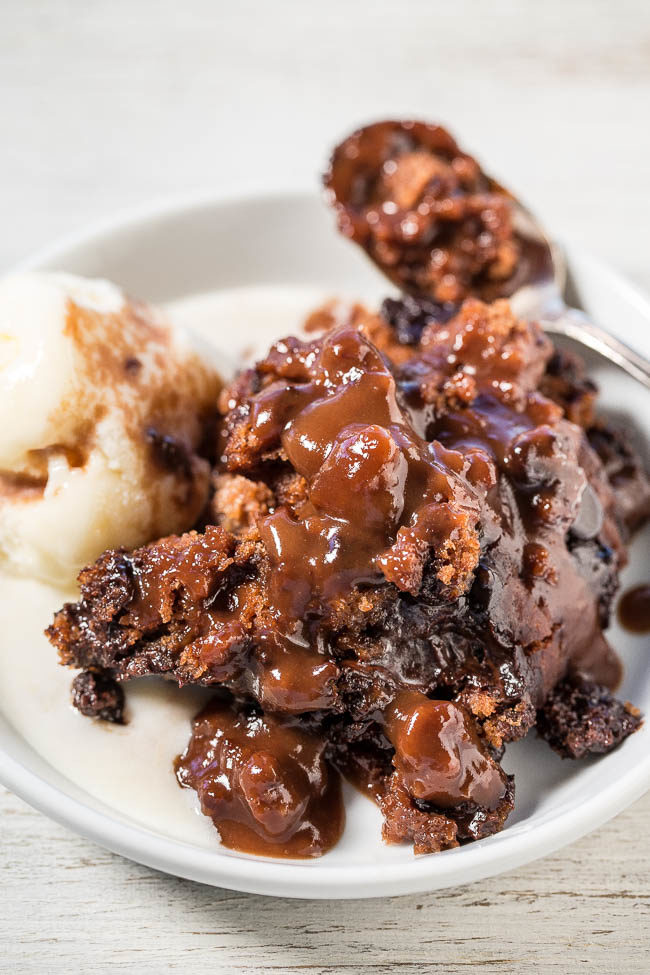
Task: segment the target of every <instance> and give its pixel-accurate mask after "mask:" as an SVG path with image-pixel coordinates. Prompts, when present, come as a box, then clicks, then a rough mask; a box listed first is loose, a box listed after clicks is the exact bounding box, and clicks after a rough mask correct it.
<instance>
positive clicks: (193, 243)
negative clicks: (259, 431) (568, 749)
mask: <svg viewBox="0 0 650 975" xmlns="http://www.w3.org/2000/svg"><path fill="white" fill-rule="evenodd" d="M569 262H570V267H571V272H572V276H573V279H574V284H575V288H576V290H577V292H578V293H579V295H580V298H581V301H582V304H583V306H584V307H585V309H586V310H587V311H588V312H589V313H591V314H592V315H593V317H594V318H595V319H596V320H597V321H599V322H600V323H601V324H603V325H605V326H606V327H608V328H610V329H611V330H612V331H613V332H615V333H616V334H617V335H618V336H619V337H620V338H623V339H624V340H626V341H628V342H629V343H631V344H633V345H635V346H636V347H637V348H638V349H639V350H641V351H643V352H645V353H646V354H650V301H649V300H648V299H647V298H646V297H645V296H644V295H642V294H640V293H639V292H638V291H637V290H636V289H634V288H633V287H632V286H631V285H629V284H628V283H627V282H625V281H624V280H623V279H621V278H620V277H619V276H618V275H617V274H615V273H614V272H612V271H610V270H608V269H607V268H605V267H603V266H602V265H601V264H599V263H598V262H596V261H595V260H593V259H591V258H589V257H586V256H584V255H582V254H578V253H573V252H570V253H569ZM29 265H30V266H31V267H38V268H57V269H63V270H67V271H72V272H76V273H78V274H84V275H90V276H102V277H108V278H111V279H113V280H115V281H117V282H119V283H120V284H122V285H123V286H124V287H125V288H126V289H127V290H128V291H129V292H130V293H132V294H133V295H138V296H141V297H144V298H147V299H149V300H152V301H154V302H169V301H173V300H175V299H178V298H181V297H182V296H184V295H187V294H191V293H197V292H206V291H212V290H214V289H231V288H239V287H246V286H249V285H253V284H255V285H259V284H262V285H268V286H271V287H274V286H280V285H289V286H298V287H300V288H305V287H313V288H314V289H316V290H319V291H324V292H328V293H331V294H346V295H354V296H357V297H360V298H364V299H370V300H376V299H377V298H379V297H380V296H381V295H382V294H385V292H386V290H387V289H386V287H385V285H384V283H383V280H382V279H381V278H380V277H379V275H378V273H377V272H376V271H375V270H374V269H373V268H372V266H371V265H370V264H369V262H367V261H366V260H365V258H364V256H363V255H362V254H361V253H360V252H359V251H358V249H357V248H355V247H354V246H352V245H350V244H349V243H347V242H346V241H344V240H342V239H340V238H339V237H338V236H337V234H336V232H335V230H334V225H333V219H332V216H331V214H330V213H328V212H327V211H326V208H325V206H324V205H323V204H322V202H321V201H320V200H318V199H317V198H316V197H315V196H314V197H311V196H301V195H283V196H270V195H269V196H264V197H257V198H247V199H240V200H229V201H220V200H214V199H208V200H205V199H202V200H195V201H191V202H189V203H188V202H183V203H178V204H175V205H172V206H169V205H168V206H164V207H157V208H155V209H151V210H149V211H147V212H143V213H139V214H137V215H135V216H133V215H132V216H130V217H127V218H124V219H121V220H117V221H114V222H112V223H111V224H105V225H103V226H102V227H99V228H97V229H95V230H94V231H92V232H88V233H86V234H84V235H83V236H79V237H76V238H73V239H68V240H66V241H63V242H62V243H60V244H59V245H57V246H56V247H54V248H52V249H50V250H49V251H48V252H47V253H45V254H41V255H39V256H38V257H36V258H34V259H33V260H31V261H30V262H29ZM273 337H274V336H273V335H271V336H270V338H271V339H272V338H273ZM240 338H241V336H238V340H239V339H240ZM590 361H591V362H592V363H593V372H594V374H595V375H596V378H597V379H598V381H599V382H600V384H601V386H602V390H603V395H602V402H603V404H604V405H605V406H606V407H607V408H608V409H609V410H611V411H613V412H615V413H616V414H618V415H619V417H620V418H622V419H624V420H625V421H626V422H628V424H629V425H630V426H631V427H632V426H633V427H635V428H636V429H637V430H638V431H639V436H640V437H641V439H642V440H643V442H644V443H645V444H647V443H648V442H650V393H648V392H647V391H645V390H644V389H642V388H641V387H640V386H638V385H637V384H635V382H634V381H632V380H629V379H627V378H625V377H624V376H623V375H622V374H621V373H620V372H618V371H617V370H616V369H614V368H610V367H607V366H606V365H603V363H602V360H597V359H595V358H592V359H590ZM649 554H650V533H648V532H646V533H645V534H644V535H642V536H640V537H639V538H637V540H636V541H635V544H634V546H633V552H632V561H631V564H630V566H629V568H628V569H627V570H626V573H625V576H624V580H623V585H624V586H627V585H629V584H631V583H633V582H634V581H636V580H639V581H648V579H647V573H648V569H647V566H648V555H649ZM0 599H1V596H0ZM46 622H47V621H44V625H45V623H46ZM611 639H612V642H613V643H614V645H615V646H616V648H617V649H618V651H619V652H620V653H621V655H622V657H623V659H624V662H625V667H626V671H625V680H624V684H623V687H622V689H621V694H622V696H624V697H629V698H630V699H631V700H632V701H633V702H634V703H635V704H637V705H638V706H640V707H641V708H642V709H643V710H644V711H645V712H646V713H647V714H650V656H649V654H648V650H649V649H650V647H649V646H648V643H649V641H648V639H647V638H644V637H633V636H630V635H629V634H625V633H624V632H623V631H621V630H620V629H619V628H618V627H617V626H616V625H614V626H613V627H612V630H611ZM0 644H1V640H0ZM34 679H35V681H36V680H38V674H35V675H34ZM161 720H164V714H162V715H161ZM83 729H84V721H83V719H80V730H79V735H80V736H82V735H83ZM28 737H29V736H26V735H21V734H19V733H18V732H17V731H16V730H15V729H14V727H12V725H11V723H10V721H9V720H8V719H7V715H6V714H0V779H1V780H2V782H3V783H4V784H5V785H6V786H8V787H9V788H10V789H12V790H13V791H14V792H16V793H17V794H18V795H20V796H22V798H24V799H25V800H26V801H27V802H29V803H30V804H31V805H33V806H35V807H36V808H37V809H40V810H41V811H42V812H44V813H46V814H47V815H49V816H51V817H52V818H53V819H55V820H57V821H59V822H60V823H63V824H64V825H66V826H68V827H70V828H71V829H73V830H75V831H77V832H78V833H81V834H82V835H84V836H87V837H89V838H91V839H93V840H95V841H96V842H97V843H100V844H101V845H103V846H105V847H107V848H108V849H110V850H113V851H115V852H118V853H121V854H123V855H124V856H127V857H130V858H131V859H134V860H138V861H140V862H142V863H145V864H147V865H149V866H152V867H156V868H158V869H160V870H164V871H167V872H169V873H173V874H177V875H179V876H181V877H187V878H190V879H193V880H199V881H202V882H204V883H208V884H214V885H218V886H222V887H231V888H234V889H237V890H245V891H252V892H256V893H264V894H276V895H288V896H294V897H322V898H325V897H336V898H339V897H377V896H383V895H389V894H402V893H408V892H416V891H425V890H434V889H436V888H443V887H447V886H452V885H456V884H461V883H468V882H470V881H473V880H477V879H479V878H482V877H486V876H490V875H493V874H497V873H500V872H502V871H506V870H510V869H512V868H514V867H517V866H519V865H520V864H523V863H526V862H528V861H530V860H532V859H534V858H536V857H540V856H543V855H544V854H546V853H549V852H550V851H552V850H556V849H558V848H559V847H561V846H563V845H564V844H567V843H570V842H571V841H572V840H575V839H576V838H577V837H579V836H581V835H583V834H585V833H587V832H588V831H589V830H592V829H594V828H595V827H597V826H599V825H600V824H601V823H603V822H605V821H606V820H607V819H609V818H610V817H611V816H614V815H615V814H616V813H617V812H619V811H620V810H622V809H623V808H624V807H625V806H627V805H628V804H629V803H631V802H632V801H633V800H635V799H636V798H637V797H639V796H640V795H641V794H642V793H643V792H644V791H645V790H646V789H647V788H648V787H649V786H650V724H647V725H645V726H644V727H643V728H642V729H641V731H640V732H639V733H637V734H636V735H634V736H632V738H630V739H628V740H627V741H626V742H625V743H624V744H623V746H622V747H621V748H619V749H618V750H617V751H615V752H614V753H612V754H611V755H608V756H606V757H605V758H602V759H599V760H593V761H589V762H584V763H572V762H563V761H561V760H560V759H559V758H557V757H556V756H555V755H554V754H553V753H552V752H551V751H550V749H548V748H547V746H546V745H545V744H544V743H542V742H539V741H537V740H535V739H534V737H532V736H531V739H530V740H527V741H524V742H520V743H518V744H516V745H514V746H511V747H510V748H509V749H508V754H507V756H506V760H505V763H504V764H505V766H506V767H507V768H508V770H509V771H513V772H514V773H515V776H516V782H517V807H516V811H515V813H514V814H513V816H512V817H511V819H510V821H509V823H508V825H507V827H506V829H505V830H504V831H503V832H502V833H500V834H499V835H497V836H493V837H490V838H489V839H486V840H483V841H481V842H478V843H474V844H472V845H470V846H466V847H463V848H461V849H458V850H453V851H449V852H446V853H442V854H438V855H436V856H429V857H419V858H416V857H414V856H413V854H412V853H411V851H410V850H409V849H408V848H407V847H406V846H404V847H386V846H383V845H382V843H381V841H380V838H379V814H378V812H377V810H376V809H375V808H374V806H373V805H372V804H371V803H370V802H368V801H367V800H366V799H365V798H363V797H362V796H359V795H352V794H350V795H349V799H350V802H349V805H348V813H347V827H346V831H345V834H344V837H343V839H342V841H341V843H340V844H339V845H338V846H337V847H336V848H335V849H334V850H333V851H331V852H330V853H329V854H327V856H325V857H323V858H322V859H320V860H316V861H302V862H291V861H282V860H280V861H277V860H265V859H260V858H253V857H248V856H244V855H240V854H237V853H233V852H230V851H228V850H224V849H221V848H220V847H219V846H218V845H217V843H216V841H215V842H214V843H212V845H211V844H210V843H208V844H198V843H187V842H182V841H180V840H179V839H178V836H172V835H171V834H169V835H167V834H166V833H165V831H164V830H160V829H153V828H146V827H145V826H143V825H142V823H141V822H139V821H138V820H137V819H136V818H130V817H129V816H128V815H125V814H124V810H123V809H117V808H115V807H113V806H111V804H110V803H107V802H106V801H103V800H102V799H100V798H98V796H97V795H94V794H93V793H92V788H89V787H88V786H87V783H79V782H76V783H75V782H73V781H72V780H71V778H69V777H66V776H65V775H63V774H62V773H61V771H60V770H58V769H57V768H56V761H52V760H51V749H50V760H49V761H48V760H46V759H45V758H44V757H43V754H39V750H38V749H35V748H34V747H32V745H31V744H30V742H29V740H28ZM118 744H119V741H118V739H116V747H118ZM172 757H173V756H170V759H171V758H172ZM82 785H85V786H86V788H83V787H82ZM188 815H189V812H188Z"/></svg>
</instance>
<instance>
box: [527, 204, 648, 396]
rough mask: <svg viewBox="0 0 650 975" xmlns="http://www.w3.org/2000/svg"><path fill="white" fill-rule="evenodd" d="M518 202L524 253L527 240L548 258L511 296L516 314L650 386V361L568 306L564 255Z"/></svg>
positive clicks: (539, 264) (538, 265) (532, 271)
mask: <svg viewBox="0 0 650 975" xmlns="http://www.w3.org/2000/svg"><path fill="white" fill-rule="evenodd" d="M514 202H515V229H516V230H517V232H518V234H519V236H520V239H521V241H522V242H523V243H524V254H525V245H526V242H527V241H530V242H532V243H533V244H534V246H535V247H536V248H537V250H538V254H539V253H541V254H542V255H544V249H545V250H546V257H545V259H544V260H542V261H541V262H538V264H537V268H538V271H539V270H540V269H541V273H535V270H534V269H530V270H531V273H530V274H529V278H530V280H526V281H525V282H524V283H523V284H521V285H520V286H519V287H518V288H517V290H516V291H515V292H514V293H513V294H512V296H511V298H510V301H511V303H512V306H513V309H514V311H515V313H516V314H517V315H520V316H521V317H522V318H526V317H528V318H537V319H539V320H540V322H541V324H542V327H543V328H544V331H545V332H548V333H549V334H550V335H564V336H566V337H567V338H570V339H573V340H574V341H575V342H578V343H579V344H581V345H584V346H586V347H587V348H589V349H593V350H594V351H595V352H598V353H600V355H602V356H604V357H605V358H606V359H608V360H609V361H610V362H613V363H615V365H617V366H620V368H621V369H623V370H625V372H627V374H628V375H629V376H632V377H633V378H634V379H636V380H638V381H639V382H640V383H643V385H644V386H646V387H647V388H649V389H650V360H648V359H647V358H646V357H645V356H642V355H639V353H638V352H635V351H634V349H631V348H630V347H629V346H628V345H626V344H625V343H624V342H621V341H620V339H617V338H615V337H614V336H613V335H611V334H610V333H609V332H607V331H605V329H604V328H601V327H600V326H599V325H595V324H594V323H593V322H592V321H591V320H590V319H589V318H588V317H587V316H586V315H585V313H584V312H582V311H579V310H578V309H577V308H570V307H569V306H567V304H566V302H565V300H564V297H563V295H564V293H565V289H566V283H567V266H566V261H565V259H564V255H563V254H562V252H561V250H560V249H559V248H558V247H557V246H556V245H555V244H553V242H552V241H551V240H550V238H549V237H548V235H547V234H546V233H545V232H544V230H543V229H542V227H541V225H540V223H539V221H537V220H536V219H535V217H533V215H532V213H531V212H530V211H529V210H528V209H526V207H524V206H523V204H522V203H520V202H519V201H518V200H515V201H514Z"/></svg>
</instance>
